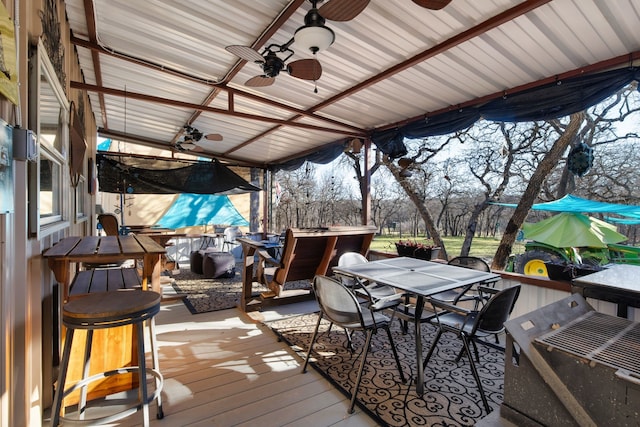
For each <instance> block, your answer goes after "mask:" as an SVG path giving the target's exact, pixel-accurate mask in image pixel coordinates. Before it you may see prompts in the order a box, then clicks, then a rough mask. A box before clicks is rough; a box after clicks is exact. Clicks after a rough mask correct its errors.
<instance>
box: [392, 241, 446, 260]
mask: <svg viewBox="0 0 640 427" xmlns="http://www.w3.org/2000/svg"><path fill="white" fill-rule="evenodd" d="M396 251H397V252H398V255H399V256H406V257H411V258H419V259H425V260H430V259H432V258H435V257H437V256H438V252H439V251H440V248H439V247H438V246H436V245H434V244H433V243H429V242H428V241H426V242H425V243H422V242H418V241H415V240H399V241H398V242H396Z"/></svg>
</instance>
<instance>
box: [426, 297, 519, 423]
mask: <svg viewBox="0 0 640 427" xmlns="http://www.w3.org/2000/svg"><path fill="white" fill-rule="evenodd" d="M478 291H479V292H481V293H488V294H492V296H491V298H490V299H489V300H488V301H487V302H486V304H485V305H484V306H483V307H482V309H481V310H480V311H477V310H468V309H465V308H462V307H459V306H456V305H453V304H449V303H446V302H443V301H439V300H436V299H433V300H431V304H432V305H433V308H434V311H435V312H436V315H435V316H434V317H433V318H432V319H431V321H430V322H431V323H432V324H433V325H435V326H436V327H437V328H438V332H437V333H436V337H435V339H434V340H433V343H432V344H431V348H430V349H429V353H428V354H427V357H426V358H425V360H424V364H423V365H424V367H425V368H426V366H427V364H428V363H429V359H430V358H431V355H432V354H433V351H434V350H435V348H436V346H437V345H438V341H439V340H440V337H441V336H442V334H443V333H444V332H452V333H454V334H456V335H457V336H458V337H459V338H460V339H461V340H462V346H463V352H464V353H467V356H468V358H469V363H470V364H471V372H472V373H473V377H474V379H475V380H476V384H477V385H478V389H479V390H480V396H481V397H482V403H483V404H484V407H485V409H486V410H487V412H490V411H491V408H490V407H489V403H488V402H487V397H486V396H485V394H484V389H483V388H482V382H481V381H480V376H479V375H478V369H477V367H476V365H475V362H474V359H473V356H472V355H471V347H473V352H474V354H475V356H476V361H477V362H480V356H479V354H478V347H477V346H476V343H478V342H479V343H482V344H484V345H488V346H490V347H494V348H500V349H501V350H503V351H504V348H502V347H498V346H497V345H496V344H493V343H490V342H487V341H485V340H484V338H486V337H487V336H489V335H495V334H499V333H501V332H504V329H505V328H504V323H505V322H506V321H507V320H508V319H509V315H510V314H511V312H512V311H513V307H514V306H515V303H516V300H517V299H518V295H519V294H520V285H516V286H513V287H510V288H507V289H504V290H498V289H494V288H490V287H486V286H479V287H478ZM463 352H460V353H459V354H458V356H457V357H456V363H457V362H458V361H459V360H460V358H461V356H462V353H463Z"/></svg>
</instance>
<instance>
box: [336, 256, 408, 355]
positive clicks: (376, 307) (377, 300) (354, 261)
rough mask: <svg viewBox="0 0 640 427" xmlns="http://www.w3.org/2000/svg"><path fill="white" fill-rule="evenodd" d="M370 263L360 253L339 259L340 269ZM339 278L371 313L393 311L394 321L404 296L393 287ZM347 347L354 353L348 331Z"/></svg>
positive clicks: (343, 276) (342, 276) (347, 277)
mask: <svg viewBox="0 0 640 427" xmlns="http://www.w3.org/2000/svg"><path fill="white" fill-rule="evenodd" d="M367 262H369V260H368V259H367V258H366V257H365V256H364V255H362V254H361V253H359V252H345V253H344V254H342V255H340V258H338V266H339V267H349V266H353V265H359V264H364V263H367ZM337 277H339V278H340V281H341V282H342V283H343V284H344V285H345V286H346V287H347V288H349V289H351V290H352V291H353V292H354V293H355V294H356V296H358V297H360V298H362V299H363V302H364V303H366V304H367V308H368V309H369V310H371V311H382V310H387V309H390V310H393V311H392V312H391V313H392V315H391V319H393V317H394V315H395V313H396V307H397V306H398V305H399V304H400V302H401V299H402V297H403V295H404V294H402V293H399V292H397V291H396V289H395V288H394V287H392V286H387V285H380V284H378V283H375V282H374V283H370V282H367V281H362V280H360V279H359V278H356V277H351V276H345V275H341V274H338V275H337ZM329 330H331V326H329ZM346 334H347V345H348V347H349V350H351V351H353V347H352V345H351V333H350V332H349V331H348V330H347V331H346Z"/></svg>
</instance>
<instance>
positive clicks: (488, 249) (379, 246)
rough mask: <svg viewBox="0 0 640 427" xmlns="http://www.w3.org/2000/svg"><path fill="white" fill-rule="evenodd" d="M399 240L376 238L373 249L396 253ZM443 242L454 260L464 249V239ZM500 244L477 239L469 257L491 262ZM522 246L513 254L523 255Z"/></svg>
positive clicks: (491, 240)
mask: <svg viewBox="0 0 640 427" xmlns="http://www.w3.org/2000/svg"><path fill="white" fill-rule="evenodd" d="M398 240H399V239H398V236H376V238H375V239H373V243H372V244H371V249H373V250H378V251H382V252H392V253H396V247H395V242H397V241H398ZM404 240H407V238H404ZM411 240H414V239H411ZM416 240H417V241H418V242H425V243H426V242H427V241H426V240H425V239H416ZM442 240H444V244H445V247H446V249H447V254H448V255H449V258H453V257H454V256H457V255H459V254H460V248H461V247H462V242H463V241H464V237H444V238H443V239H442ZM499 244H500V239H499V238H491V237H475V238H474V239H473V242H472V244H471V252H470V253H469V255H471V256H477V257H479V258H483V259H485V260H490V259H492V258H493V255H494V254H495V253H496V250H497V249H498V245H499ZM522 246H523V245H522V244H520V243H516V244H515V245H514V247H513V253H521V252H522V251H523V248H522Z"/></svg>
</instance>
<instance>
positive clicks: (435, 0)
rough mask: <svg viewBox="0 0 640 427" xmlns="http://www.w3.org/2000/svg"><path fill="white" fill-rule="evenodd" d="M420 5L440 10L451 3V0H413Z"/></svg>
mask: <svg viewBox="0 0 640 427" xmlns="http://www.w3.org/2000/svg"><path fill="white" fill-rule="evenodd" d="M413 2H414V3H415V4H417V5H418V6H422V7H426V8H427V9H431V10H440V9H442V8H443V7H445V6H446V5H448V4H449V3H451V0H413Z"/></svg>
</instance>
